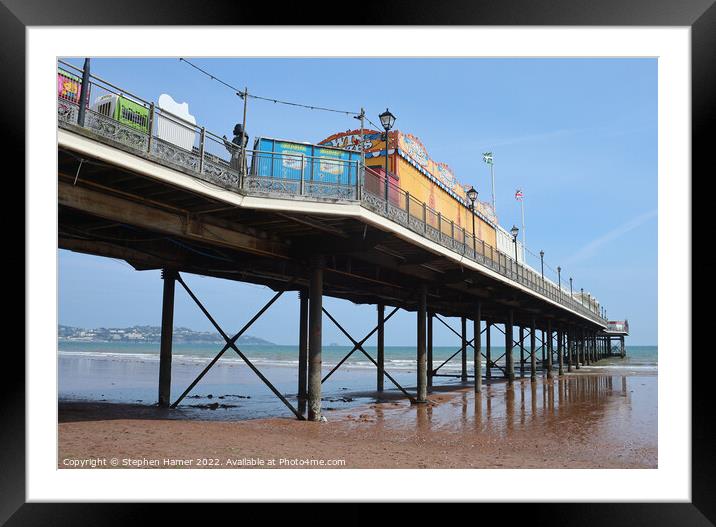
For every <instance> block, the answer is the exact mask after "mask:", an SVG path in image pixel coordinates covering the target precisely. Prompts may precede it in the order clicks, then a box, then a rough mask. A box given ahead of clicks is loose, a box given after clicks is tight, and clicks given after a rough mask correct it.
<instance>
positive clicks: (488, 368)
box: [485, 319, 492, 380]
mask: <svg viewBox="0 0 716 527" xmlns="http://www.w3.org/2000/svg"><path fill="white" fill-rule="evenodd" d="M490 326H492V324H490V320H489V319H486V320H485V378H486V379H488V380H489V379H492V348H491V346H490Z"/></svg>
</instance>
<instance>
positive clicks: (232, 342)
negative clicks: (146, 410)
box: [171, 273, 304, 420]
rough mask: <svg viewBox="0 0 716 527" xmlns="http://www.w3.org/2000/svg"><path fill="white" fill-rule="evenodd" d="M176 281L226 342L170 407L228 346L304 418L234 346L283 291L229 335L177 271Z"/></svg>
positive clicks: (193, 384)
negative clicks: (233, 333)
mask: <svg viewBox="0 0 716 527" xmlns="http://www.w3.org/2000/svg"><path fill="white" fill-rule="evenodd" d="M177 282H179V284H180V285H181V286H182V287H183V288H184V290H185V291H186V292H187V293H188V294H189V296H190V297H191V299H192V300H193V301H194V302H195V303H196V305H197V306H198V307H199V309H200V310H201V311H202V313H204V315H205V316H206V318H207V319H209V322H211V324H212V325H213V326H214V328H216V330H217V331H218V332H219V334H220V335H221V336H222V337H223V338H224V340H225V341H226V344H225V345H224V347H223V348H222V349H221V351H220V352H219V353H218V354H217V355H216V357H214V358H213V359H212V361H211V362H210V363H209V364H208V365H207V366H206V368H204V370H203V371H202V372H201V373H200V374H199V376H198V377H197V378H196V379H194V382H192V383H191V384H190V385H189V387H188V388H187V389H186V390H185V391H184V393H182V394H181V396H180V397H179V398H178V399H177V400H176V401H175V402H174V404H172V406H171V407H172V408H176V407H177V405H178V404H179V403H180V402H181V401H182V400H183V399H184V397H186V396H187V394H188V393H189V392H190V391H191V390H192V389H193V388H194V386H196V385H197V384H198V383H199V381H200V380H201V379H202V378H203V377H204V375H206V373H207V372H208V371H209V370H210V369H211V368H212V367H213V366H214V364H216V362H217V361H218V360H219V358H221V356H222V355H223V354H224V353H225V352H226V351H227V350H228V349H229V348H231V349H233V350H234V351H235V352H236V353H237V354H238V355H239V357H241V359H242V360H243V361H244V362H245V363H246V365H247V366H248V367H249V368H251V370H252V371H253V372H254V373H255V374H256V375H257V376H258V377H259V379H261V380H262V381H263V382H264V384H265V385H266V386H267V387H268V388H269V389H270V390H271V391H272V392H273V393H274V395H276V397H278V398H279V399H280V400H281V402H283V404H285V405H286V406H287V407H288V409H289V410H291V412H292V413H293V414H294V415H295V416H296V417H297V418H298V419H299V420H304V417H303V415H301V414H300V413H299V412H298V410H296V408H294V407H293V405H292V404H291V403H289V402H288V400H287V399H286V398H285V397H284V396H283V394H281V392H279V391H278V390H277V389H276V387H275V386H274V385H273V384H271V382H270V381H269V380H268V379H267V378H266V377H265V376H264V375H263V374H262V373H261V372H260V371H259V369H258V368H257V367H256V366H254V364H253V363H252V362H251V361H250V360H249V359H248V357H246V355H244V354H243V353H242V352H241V350H240V349H239V348H238V347H237V346H236V341H237V340H238V339H239V337H240V336H241V335H242V334H243V333H244V332H246V330H248V329H249V327H251V326H252V325H253V323H254V322H256V321H257V320H258V319H259V317H261V315H263V314H264V313H265V312H266V311H267V310H268V308H269V307H271V305H273V303H274V302H275V301H276V300H278V299H279V297H280V296H281V295H282V294H283V293H284V291H279V292H278V293H276V294H275V295H274V296H273V297H272V298H271V300H269V301H268V302H267V303H266V304H265V305H264V307H262V308H261V309H260V310H259V311H258V312H257V313H256V314H255V315H254V316H253V318H252V319H251V320H250V321H249V322H247V323H246V324H245V325H244V327H243V328H241V330H240V331H239V332H238V333H237V334H236V335H234V336H233V337H229V336H228V335H227V334H226V333H225V332H224V330H223V329H221V327H220V326H219V324H218V323H217V322H216V320H214V317H212V316H211V314H210V313H209V311H208V310H207V309H206V308H205V307H204V304H202V303H201V301H200V300H199V299H198V298H197V297H196V295H195V294H194V293H193V291H192V290H191V289H190V288H189V286H188V285H186V283H185V282H184V280H183V279H182V277H181V275H179V274H178V273H177Z"/></svg>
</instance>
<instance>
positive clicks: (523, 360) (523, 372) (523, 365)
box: [520, 326, 525, 378]
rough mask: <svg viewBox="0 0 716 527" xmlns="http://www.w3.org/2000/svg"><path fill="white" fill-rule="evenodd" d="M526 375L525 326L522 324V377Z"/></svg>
mask: <svg viewBox="0 0 716 527" xmlns="http://www.w3.org/2000/svg"><path fill="white" fill-rule="evenodd" d="M524 376H525V328H524V326H520V378H524Z"/></svg>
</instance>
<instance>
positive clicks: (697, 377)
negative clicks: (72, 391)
mask: <svg viewBox="0 0 716 527" xmlns="http://www.w3.org/2000/svg"><path fill="white" fill-rule="evenodd" d="M247 4H248V3H246V2H223V1H212V2H204V3H202V2H199V1H195V2H187V1H185V0H174V1H172V2H169V1H167V0H159V1H143V2H140V1H137V0H121V1H119V2H112V3H109V2H97V1H91V0H65V1H64V2H47V1H41V0H0V41H1V43H2V45H0V64H2V65H3V69H4V71H5V75H6V78H7V79H25V51H26V50H25V46H26V41H25V30H26V28H27V27H28V26H43V25H53V26H54V25H137V24H141V25H167V24H170V25H215V24H237V25H245V24H270V25H282V24H295V23H296V22H297V20H298V19H297V18H296V10H295V9H292V10H290V11H282V10H280V9H276V8H275V6H274V5H273V4H271V3H258V2H252V3H250V4H251V5H247ZM362 6H363V9H357V8H356V7H355V6H352V7H349V8H348V9H345V10H344V11H343V12H341V11H340V10H338V11H337V10H336V9H337V7H336V5H335V3H334V4H332V5H331V6H327V7H330V10H328V9H321V8H320V7H318V6H316V7H314V9H312V11H313V12H321V13H322V14H324V15H325V14H326V13H330V14H331V15H332V20H330V21H326V22H325V23H327V24H336V25H343V24H349V25H354V24H373V25H382V24H395V25H415V24H418V25H443V24H446V25H452V24H456V25H457V24H459V25H502V26H515V25H550V26H564V25H570V26H594V25H604V26H688V27H690V28H691V52H692V57H691V74H692V93H691V95H692V167H693V171H692V173H693V174H694V175H696V174H701V175H702V178H701V179H702V180H705V179H706V178H705V175H706V170H707V162H708V161H710V157H711V156H710V155H709V154H710V153H711V152H710V151H711V150H713V147H712V145H711V144H710V141H709V140H708V139H707V138H708V137H709V136H710V134H708V132H709V128H713V126H714V125H715V124H716V111H715V110H716V108H715V106H716V104H715V103H714V100H715V97H714V94H716V5H714V0H621V1H620V0H602V1H600V2H595V1H594V0H571V1H570V0H553V1H545V0H539V1H536V0H535V1H529V0H503V1H501V2H483V3H476V2H469V1H467V0H462V1H454V2H452V3H450V4H445V3H440V2H436V1H434V0H433V1H431V2H427V1H424V0H414V1H413V2H411V3H410V8H409V9H406V7H405V6H404V5H402V4H398V3H395V4H387V3H385V5H382V4H378V5H375V4H373V5H371V6H370V7H368V6H367V5H364V4H362ZM136 13H141V17H140V18H138V17H137V16H136ZM306 22H310V23H312V24H315V23H316V20H315V19H314V20H306ZM4 88H5V89H4V96H3V97H2V98H0V104H1V105H2V107H3V109H2V115H3V117H4V118H3V122H4V123H5V124H6V125H7V126H8V127H9V128H10V129H11V130H12V133H10V134H8V135H7V136H6V139H5V141H6V142H5V148H7V149H8V150H7V151H6V152H14V154H13V157H14V158H15V159H16V160H19V161H20V166H18V168H17V169H15V170H14V173H16V174H19V173H24V152H25V141H24V140H25V119H24V117H25V109H26V108H25V104H26V103H25V85H24V82H7V83H6V84H5V86H4ZM7 131H8V130H7V129H6V132H7ZM21 171H22V172H21ZM20 180H21V179H20V178H14V182H15V184H16V185H18V187H19V188H18V189H17V194H16V195H23V196H24V185H20V184H19V183H20ZM696 181H697V179H696V178H695V177H693V176H692V180H691V185H692V188H693V187H694V186H695V183H696ZM6 191H7V190H6ZM706 194H707V192H705V191H703V192H702V191H700V192H698V193H697V194H696V197H698V196H701V199H704V196H705V195H706ZM692 210H696V203H693V208H692ZM700 241H702V243H703V240H700ZM22 243H23V242H20V244H19V245H17V246H16V247H19V246H21V245H22ZM18 252H19V251H18ZM690 256H691V255H684V257H690ZM692 261H693V260H692ZM25 263H26V264H27V262H25ZM699 271H702V272H703V271H706V263H699V262H697V265H694V266H692V272H693V276H700V275H701V276H703V275H702V274H701V273H700V272H699ZM25 280H26V282H25V283H26V287H27V284H28V282H27V281H28V280H31V277H30V276H28V275H25ZM50 295H51V293H50ZM18 311H19V309H18ZM692 312H693V314H698V313H699V312H698V310H697V309H696V306H695V305H694V309H693V310H692ZM692 327H693V328H696V327H699V326H697V325H695V324H693V322H692ZM690 329H691V328H684V330H685V338H684V347H683V349H681V350H668V352H669V353H672V352H673V353H679V354H680V356H683V357H687V356H689V355H691V357H692V362H693V363H697V361H698V360H699V356H698V355H695V354H692V346H693V344H696V343H697V341H696V340H694V341H693V342H691V341H689V339H688V337H687V334H688V331H687V330H690ZM27 330H28V328H26V331H27ZM7 351H8V353H6V359H5V360H8V359H10V360H12V357H13V356H14V360H15V361H16V364H13V363H11V362H6V363H5V364H8V366H7V369H6V370H5V372H4V373H3V375H2V378H3V385H2V386H3V389H2V392H3V393H2V397H1V398H0V419H1V420H2V423H1V424H0V445H2V448H0V524H6V525H8V526H12V527H14V526H29V525H73V526H78V525H127V524H129V523H130V522H131V523H132V524H136V523H144V522H145V521H146V520H149V519H150V518H151V517H152V516H151V515H149V514H148V513H147V509H148V508H149V506H148V505H126V504H116V503H115V504H59V503H46V504H36V503H33V504H30V503H26V499H25V484H26V476H25V469H26V464H25V439H26V437H25V366H24V360H23V358H22V357H19V356H18V354H17V353H16V352H14V350H11V349H8V350H7ZM703 351H707V350H705V349H704V350H703ZM11 352H12V353H11ZM25 353H26V354H27V353H33V350H29V349H26V350H25ZM702 354H703V353H702ZM709 374H710V372H709V368H708V366H707V365H705V367H696V368H693V369H692V466H691V475H692V501H691V502H690V503H680V504H675V503H642V504H629V503H622V504H614V503H612V504H607V503H601V504H597V503H581V504H531V505H529V506H518V505H508V504H502V505H499V506H492V508H495V507H500V508H501V513H500V514H501V516H503V517H506V516H508V515H509V516H510V517H512V518H511V519H515V520H517V519H529V520H530V521H532V522H535V523H536V524H537V525H540V524H542V523H546V522H547V521H549V522H550V523H554V524H556V525H574V524H579V525H581V526H585V525H609V526H613V525H630V526H631V525H650V526H653V525H675V524H678V525H681V526H690V525H714V524H716V499H714V497H716V476H715V472H714V470H713V466H714V461H715V458H716V454H715V452H716V448H715V447H714V445H716V433H715V432H714V426H713V419H712V411H711V408H712V402H713V399H714V397H713V391H712V390H709V379H708V378H707V376H708V375H709ZM237 498H240V496H237ZM346 498H347V499H349V498H350V496H349V495H347V496H346ZM479 507H486V506H483V505H480V506H479ZM354 508H355V510H356V511H357V512H356V513H355V514H351V515H349V517H350V518H352V523H356V522H360V521H361V520H369V519H370V516H368V515H367V514H365V513H363V511H364V510H365V509H364V508H363V507H356V506H354ZM166 509H169V510H165V511H163V512H162V514H165V517H164V523H166V522H168V521H175V520H174V519H172V516H174V515H176V516H175V518H183V519H184V520H185V521H186V520H189V519H191V514H188V512H187V511H186V507H181V506H176V507H166ZM413 510H414V511H415V512H418V511H419V509H417V508H416V509H413ZM483 510H484V509H483ZM214 514H220V512H219V511H214ZM480 514H483V513H480ZM484 514H487V513H484ZM316 515H317V516H321V514H320V513H316ZM402 518H403V520H406V519H407V516H402ZM475 518H476V520H477V516H476V517H475ZM484 518H487V516H484ZM326 519H327V518H324V520H326ZM217 520H218V517H216V518H215V519H214V520H212V521H217ZM204 521H206V518H205V519H204ZM317 521H321V519H320V518H319V519H318V520H317ZM5 522H6V523H5ZM182 523H184V522H182ZM341 523H345V522H341Z"/></svg>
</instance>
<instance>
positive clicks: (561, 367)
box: [557, 329, 564, 377]
mask: <svg viewBox="0 0 716 527" xmlns="http://www.w3.org/2000/svg"><path fill="white" fill-rule="evenodd" d="M563 338H564V333H562V330H561V329H558V330H557V360H558V361H559V363H558V364H559V372H558V375H559V376H560V377H561V376H562V375H564V348H563V347H562V339H563Z"/></svg>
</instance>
